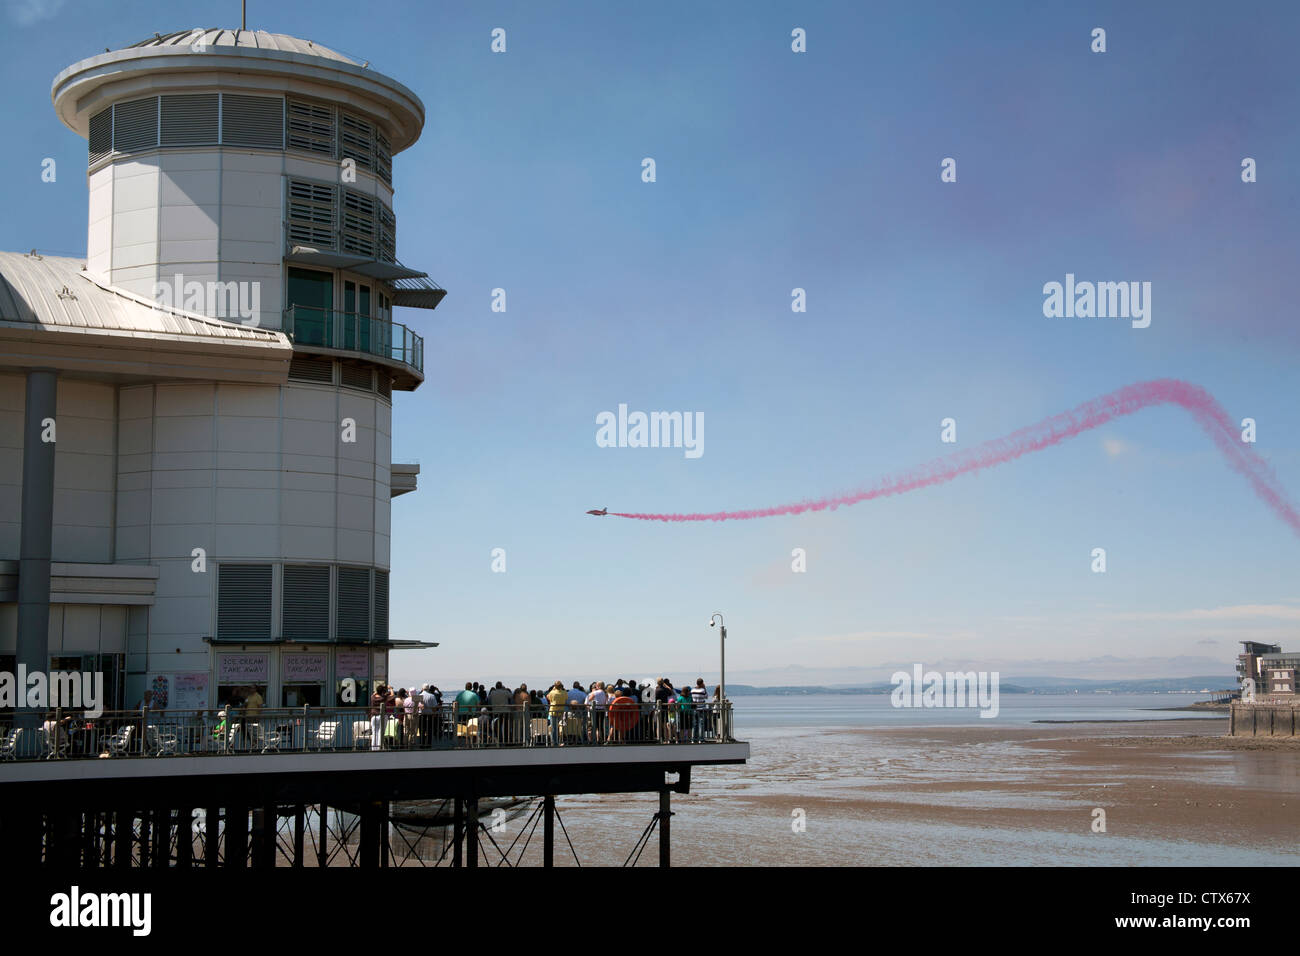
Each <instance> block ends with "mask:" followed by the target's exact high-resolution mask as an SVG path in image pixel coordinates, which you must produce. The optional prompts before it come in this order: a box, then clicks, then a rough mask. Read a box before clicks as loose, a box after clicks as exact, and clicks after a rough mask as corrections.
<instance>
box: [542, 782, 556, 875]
mask: <svg viewBox="0 0 1300 956" xmlns="http://www.w3.org/2000/svg"><path fill="white" fill-rule="evenodd" d="M554 865H555V797H553V796H551V795H550V794H549V793H548V794H547V795H546V796H545V798H543V801H542V866H554Z"/></svg>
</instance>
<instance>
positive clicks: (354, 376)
mask: <svg viewBox="0 0 1300 956" xmlns="http://www.w3.org/2000/svg"><path fill="white" fill-rule="evenodd" d="M362 321H365V320H364V319H363V320H362ZM340 371H341V372H342V378H341V379H340V381H341V383H342V384H343V385H344V386H346V387H347V388H359V389H361V391H363V392H370V391H373V390H374V388H373V385H372V384H371V381H370V378H371V375H370V366H368V365H352V364H350V363H346V362H345V363H344V364H343V365H342V366H340Z"/></svg>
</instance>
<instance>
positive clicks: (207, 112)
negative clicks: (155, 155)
mask: <svg viewBox="0 0 1300 956" xmlns="http://www.w3.org/2000/svg"><path fill="white" fill-rule="evenodd" d="M216 141H217V94H216V93H178V94H175V95H168V96H164V97H163V98H162V134H161V137H160V142H161V144H162V145H163V146H206V145H210V144H213V143H215V142H216Z"/></svg>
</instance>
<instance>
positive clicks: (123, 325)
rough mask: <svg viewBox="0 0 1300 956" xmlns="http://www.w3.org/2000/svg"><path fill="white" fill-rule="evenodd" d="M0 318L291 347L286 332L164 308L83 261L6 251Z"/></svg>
mask: <svg viewBox="0 0 1300 956" xmlns="http://www.w3.org/2000/svg"><path fill="white" fill-rule="evenodd" d="M0 322H3V323H17V322H25V323H30V324H32V325H39V326H41V327H43V328H46V329H50V330H51V331H54V330H64V329H66V330H68V331H72V330H78V329H93V330H96V331H102V332H107V333H110V334H111V333H122V334H132V335H143V336H152V337H167V338H176V337H184V338H205V339H221V340H223V342H225V343H227V344H229V343H231V342H232V341H243V342H246V343H247V344H249V345H261V346H272V347H274V346H277V345H279V346H282V347H284V348H286V349H287V348H288V347H289V341H288V339H287V338H286V337H285V335H284V334H283V333H282V332H277V331H275V330H273V329H260V328H255V327H252V326H247V325H241V324H239V323H238V322H226V321H223V320H221V319H210V318H208V317H206V316H203V315H199V314H198V313H195V312H186V311H184V310H181V309H171V308H164V307H161V306H157V305H156V304H155V303H152V302H150V301H149V300H147V299H144V298H142V297H140V296H137V295H134V294H132V293H130V292H127V291H126V290H124V289H117V288H114V287H112V286H108V285H105V284H103V283H101V282H99V281H97V280H95V279H92V278H91V277H90V276H89V275H87V274H86V272H85V271H84V266H83V263H82V261H81V260H80V259H66V258H60V257H55V256H40V255H33V254H32V253H22V252H0Z"/></svg>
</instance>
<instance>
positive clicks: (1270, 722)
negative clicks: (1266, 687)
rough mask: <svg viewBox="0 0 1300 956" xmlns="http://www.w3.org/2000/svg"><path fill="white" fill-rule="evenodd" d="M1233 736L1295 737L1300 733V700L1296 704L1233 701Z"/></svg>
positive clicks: (1230, 720) (1230, 713)
mask: <svg viewBox="0 0 1300 956" xmlns="http://www.w3.org/2000/svg"><path fill="white" fill-rule="evenodd" d="M1228 734H1229V736H1232V737H1295V736H1297V735H1300V702H1297V703H1296V704H1290V703H1287V704H1272V703H1263V702H1260V703H1243V702H1241V701H1239V700H1234V701H1233V702H1232V708H1231V709H1230V710H1229V711H1228Z"/></svg>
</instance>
